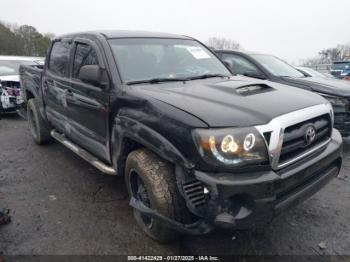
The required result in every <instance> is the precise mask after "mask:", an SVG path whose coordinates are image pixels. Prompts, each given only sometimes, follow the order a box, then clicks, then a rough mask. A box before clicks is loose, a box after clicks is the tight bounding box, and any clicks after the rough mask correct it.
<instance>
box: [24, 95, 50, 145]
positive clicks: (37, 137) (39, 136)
mask: <svg viewBox="0 0 350 262" xmlns="http://www.w3.org/2000/svg"><path fill="white" fill-rule="evenodd" d="M27 119H28V124H29V130H30V133H31V134H32V137H33V139H34V142H35V143H37V144H38V145H42V144H45V143H47V142H49V141H50V140H51V139H52V138H51V135H50V125H49V123H47V121H45V119H43V117H42V116H41V114H40V111H39V105H38V102H37V100H36V99H35V98H32V99H30V100H29V101H28V103H27Z"/></svg>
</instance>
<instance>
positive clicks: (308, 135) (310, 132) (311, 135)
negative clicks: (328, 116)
mask: <svg viewBox="0 0 350 262" xmlns="http://www.w3.org/2000/svg"><path fill="white" fill-rule="evenodd" d="M315 138H316V130H315V128H314V127H313V126H309V127H308V128H306V131H305V141H306V144H307V145H310V144H311V143H312V142H313V141H314V140H315Z"/></svg>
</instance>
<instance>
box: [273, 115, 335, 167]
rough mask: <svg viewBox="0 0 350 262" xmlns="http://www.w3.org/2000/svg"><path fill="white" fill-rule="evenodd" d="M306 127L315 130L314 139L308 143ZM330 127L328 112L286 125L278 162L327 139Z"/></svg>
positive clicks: (286, 159) (282, 161)
mask: <svg viewBox="0 0 350 262" xmlns="http://www.w3.org/2000/svg"><path fill="white" fill-rule="evenodd" d="M308 127H313V128H314V129H315V130H316V135H315V139H314V140H313V141H312V142H311V143H308V142H307V141H306V138H305V134H306V130H307V128H308ZM331 128H332V125H331V120H330V117H329V114H325V115H322V116H319V117H316V118H313V119H309V120H307V121H303V122H301V123H298V124H296V125H292V126H289V127H287V128H286V129H285V130H284V135H283V144H282V150H281V154H280V159H279V163H284V162H286V161H288V160H290V159H293V158H294V157H296V156H297V155H300V154H302V153H303V152H305V151H307V150H309V149H310V148H312V147H314V146H315V145H317V144H319V143H322V142H325V141H327V140H328V139H329V138H330V135H331Z"/></svg>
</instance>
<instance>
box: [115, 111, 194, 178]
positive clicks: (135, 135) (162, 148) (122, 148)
mask: <svg viewBox="0 0 350 262" xmlns="http://www.w3.org/2000/svg"><path fill="white" fill-rule="evenodd" d="M111 144H112V157H113V164H114V166H115V167H116V169H117V171H118V172H117V173H118V174H119V175H123V174H124V168H125V161H126V158H127V156H128V155H129V153H130V152H132V151H134V150H136V149H139V148H147V149H149V150H151V151H152V152H153V153H155V154H156V155H158V156H159V157H160V158H162V159H165V160H167V161H169V162H170V163H173V164H177V165H181V166H184V167H187V168H191V167H193V164H192V163H190V162H189V161H188V160H187V159H186V158H185V157H184V156H183V155H182V154H181V152H180V151H179V150H178V149H177V148H176V147H175V146H174V145H173V144H172V143H171V142H170V141H169V140H167V139H166V138H165V137H164V136H162V135H161V134H159V133H158V132H157V131H155V130H153V129H151V128H149V127H148V126H146V125H144V124H142V123H140V122H138V121H136V120H134V119H131V118H128V117H117V118H116V119H115V124H114V126H113V130H112V138H111Z"/></svg>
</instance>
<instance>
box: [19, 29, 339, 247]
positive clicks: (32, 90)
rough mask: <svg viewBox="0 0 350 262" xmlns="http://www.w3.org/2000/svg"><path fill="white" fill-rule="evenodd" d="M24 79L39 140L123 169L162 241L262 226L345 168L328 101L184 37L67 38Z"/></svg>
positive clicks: (148, 227) (138, 206)
mask: <svg viewBox="0 0 350 262" xmlns="http://www.w3.org/2000/svg"><path fill="white" fill-rule="evenodd" d="M20 78H21V87H22V88H23V94H24V100H25V102H26V103H27V106H28V109H27V112H28V122H29V127H30V131H31V134H32V136H33V138H34V141H35V142H36V143H38V144H44V143H46V142H48V141H49V140H50V139H51V138H54V139H55V140H57V141H59V142H61V143H62V144H63V145H65V146H66V147H68V148H70V149H71V150H72V151H73V152H75V153H76V154H78V155H79V156H81V157H82V158H84V159H85V160H87V161H88V162H90V163H91V164H92V165H94V166H95V167H96V168H97V169H99V170H101V171H102V172H103V173H106V174H109V175H119V176H125V182H126V186H127V188H128V191H129V194H130V205H131V206H132V207H133V208H134V214H135V218H136V221H137V222H138V224H139V225H140V226H141V228H142V229H143V230H144V231H145V232H146V233H147V234H148V235H149V236H150V237H152V238H153V239H156V240H158V241H160V242H167V241H171V240H174V239H176V238H177V237H178V236H179V235H181V234H205V233H208V232H209V231H211V230H213V229H214V228H215V227H225V228H230V229H244V228H253V227H260V226H264V225H266V223H268V222H270V221H271V220H272V218H273V217H274V216H275V215H277V214H279V213H280V212H282V211H283V210H285V209H287V208H289V207H291V206H293V205H295V204H297V203H299V202H301V201H302V200H304V199H306V198H308V197H309V196H311V195H312V194H313V193H315V192H317V191H318V190H319V189H320V188H321V187H322V186H324V185H325V184H327V183H328V182H329V181H330V180H331V179H332V178H333V177H335V176H337V174H338V172H339V169H340V167H341V162H342V157H341V152H342V138H341V136H340V134H339V132H338V131H337V130H335V129H333V117H334V116H333V110H332V106H331V105H330V104H329V102H328V101H326V100H325V99H324V98H322V97H321V96H319V95H317V94H314V93H312V92H308V91H305V90H299V89H293V88H292V89H291V88H288V87H286V86H284V85H281V84H278V83H273V82H268V81H260V80H257V79H254V78H248V77H236V76H232V74H231V73H230V71H229V70H228V69H227V67H226V66H225V64H224V63H223V62H221V61H220V60H219V59H218V58H217V57H216V55H215V54H214V53H213V52H212V51H210V50H209V49H208V48H207V47H206V46H204V45H203V44H201V43H200V42H198V41H197V40H195V39H193V38H190V37H185V36H179V35H172V34H163V33H148V32H130V31H102V32H86V33H80V34H71V35H64V36H61V37H58V38H56V39H54V40H53V41H52V43H51V46H50V48H49V50H48V53H47V58H46V62H45V67H44V69H43V70H39V69H35V68H31V67H26V66H22V67H21V69H20Z"/></svg>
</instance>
